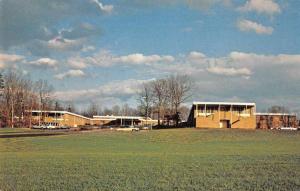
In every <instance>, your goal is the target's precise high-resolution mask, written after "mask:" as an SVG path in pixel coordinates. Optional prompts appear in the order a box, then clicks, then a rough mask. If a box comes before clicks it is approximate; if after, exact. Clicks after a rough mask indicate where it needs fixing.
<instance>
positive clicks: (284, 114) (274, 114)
mask: <svg viewBox="0 0 300 191" xmlns="http://www.w3.org/2000/svg"><path fill="white" fill-rule="evenodd" d="M255 115H269V116H270V115H273V116H296V114H295V113H255Z"/></svg>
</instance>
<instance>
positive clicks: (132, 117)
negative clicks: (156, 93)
mask: <svg viewBox="0 0 300 191" xmlns="http://www.w3.org/2000/svg"><path fill="white" fill-rule="evenodd" d="M97 118H98V119H104V120H105V119H106V120H108V119H139V120H146V118H145V117H141V116H115V115H95V116H93V119H94V120H95V119H97ZM147 120H152V119H151V118H149V117H148V118H147Z"/></svg>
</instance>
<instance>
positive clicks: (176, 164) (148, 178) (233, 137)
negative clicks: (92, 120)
mask: <svg viewBox="0 0 300 191" xmlns="http://www.w3.org/2000/svg"><path fill="white" fill-rule="evenodd" d="M15 132H16V131H11V132H7V131H6V130H0V134H1V133H2V134H3V133H15ZM0 190H2V191H4V190H26V191H27V190H39V191H40V190H139V191H140V190H300V132H280V131H259V130H256V131H246V130H233V129H224V130H197V129H174V130H153V131H151V132H134V133H126V132H111V131H103V132H89V133H78V134H70V135H59V136H49V137H24V138H2V139H0Z"/></svg>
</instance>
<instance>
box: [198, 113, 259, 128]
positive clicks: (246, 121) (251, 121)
mask: <svg viewBox="0 0 300 191" xmlns="http://www.w3.org/2000/svg"><path fill="white" fill-rule="evenodd" d="M221 120H229V124H231V128H246V129H255V128H256V118H255V116H254V115H252V114H251V115H250V117H242V116H239V115H238V114H235V113H232V115H231V112H222V111H221V112H220V113H219V112H215V113H214V114H212V115H209V116H197V117H196V128H220V122H221Z"/></svg>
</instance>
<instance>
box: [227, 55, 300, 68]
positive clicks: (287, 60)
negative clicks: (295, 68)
mask: <svg viewBox="0 0 300 191" xmlns="http://www.w3.org/2000/svg"><path fill="white" fill-rule="evenodd" d="M229 57H230V59H232V61H233V62H235V63H239V64H243V65H248V66H257V65H262V64H271V65H278V64H281V65H300V55H299V54H294V55H293V54H278V55H263V54H255V53H244V52H231V53H230V54H229Z"/></svg>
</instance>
